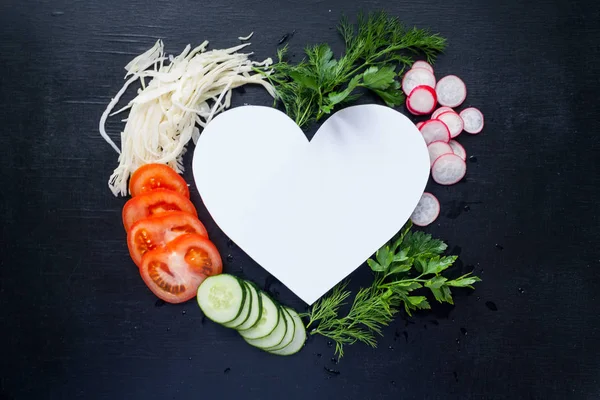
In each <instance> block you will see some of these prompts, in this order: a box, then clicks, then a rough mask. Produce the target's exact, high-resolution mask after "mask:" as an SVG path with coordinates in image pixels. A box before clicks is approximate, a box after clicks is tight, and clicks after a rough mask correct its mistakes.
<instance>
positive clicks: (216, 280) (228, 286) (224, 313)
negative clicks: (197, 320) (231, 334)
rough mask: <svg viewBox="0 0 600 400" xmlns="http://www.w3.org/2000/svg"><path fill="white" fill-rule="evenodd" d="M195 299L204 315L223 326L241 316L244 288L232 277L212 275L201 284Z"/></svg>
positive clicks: (244, 295)
mask: <svg viewBox="0 0 600 400" xmlns="http://www.w3.org/2000/svg"><path fill="white" fill-rule="evenodd" d="M197 298H198V305H199V306H200V308H201V309H202V312H203V313H204V315H206V316H207V317H208V318H209V319H211V320H213V321H215V322H217V323H219V324H224V323H226V322H231V321H233V320H235V319H236V318H237V317H238V316H239V315H240V314H241V312H242V310H243V308H244V307H243V306H244V302H245V300H246V287H245V285H243V284H242V282H240V280H239V279H237V278H236V277H234V276H231V275H228V274H221V275H214V276H210V277H208V278H206V279H205V280H204V282H202V284H201V285H200V287H199V288H198V296H197Z"/></svg>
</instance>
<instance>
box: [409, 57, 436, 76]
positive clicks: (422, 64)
mask: <svg viewBox="0 0 600 400" xmlns="http://www.w3.org/2000/svg"><path fill="white" fill-rule="evenodd" d="M412 67H413V68H423V69H426V70H427V71H429V72H431V73H432V74H433V67H432V66H431V64H429V63H428V62H427V61H421V60H419V61H415V63H414V64H413V66H412Z"/></svg>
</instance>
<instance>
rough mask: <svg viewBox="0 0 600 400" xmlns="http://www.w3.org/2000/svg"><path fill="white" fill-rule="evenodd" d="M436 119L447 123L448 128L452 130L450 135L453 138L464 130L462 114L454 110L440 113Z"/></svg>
mask: <svg viewBox="0 0 600 400" xmlns="http://www.w3.org/2000/svg"><path fill="white" fill-rule="evenodd" d="M436 119H439V120H440V121H442V122H443V123H445V124H446V126H447V127H448V130H449V131H450V137H452V138H455V137H457V136H458V135H460V133H461V132H462V131H463V128H464V126H465V124H464V122H463V120H462V118H461V117H460V115H458V114H457V113H455V112H454V111H447V112H444V113H441V114H440V115H438V116H437V118H436Z"/></svg>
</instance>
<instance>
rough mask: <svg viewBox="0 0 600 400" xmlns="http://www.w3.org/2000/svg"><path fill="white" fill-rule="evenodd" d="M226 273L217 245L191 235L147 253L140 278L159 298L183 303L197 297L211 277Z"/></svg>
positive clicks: (193, 234)
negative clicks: (199, 288) (199, 287)
mask: <svg viewBox="0 0 600 400" xmlns="http://www.w3.org/2000/svg"><path fill="white" fill-rule="evenodd" d="M222 271H223V263H222V261H221V256H220V255H219V252H218V250H217V248H216V247H215V245H214V244H213V243H212V242H211V241H210V240H208V239H207V238H206V237H204V236H202V235H199V234H197V233H188V234H186V235H182V236H179V237H178V238H176V239H175V240H173V241H172V242H169V243H167V245H166V246H165V247H162V248H158V249H154V250H150V251H149V252H147V253H146V254H144V256H143V257H142V266H141V268H140V275H141V276H142V279H143V280H144V282H145V283H146V285H147V286H148V288H149V289H150V290H151V291H152V293H154V294H155V295H156V296H157V297H158V298H160V299H162V300H164V301H166V302H169V303H183V302H184V301H188V300H189V299H191V298H193V297H194V296H195V295H196V292H197V291H198V286H200V284H201V283H202V282H203V281H204V279H206V277H207V276H210V275H217V274H220V273H221V272H222Z"/></svg>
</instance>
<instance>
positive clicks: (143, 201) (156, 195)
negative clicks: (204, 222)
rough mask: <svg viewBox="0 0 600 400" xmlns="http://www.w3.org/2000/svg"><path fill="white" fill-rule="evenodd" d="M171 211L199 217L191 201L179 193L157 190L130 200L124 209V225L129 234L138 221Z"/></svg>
mask: <svg viewBox="0 0 600 400" xmlns="http://www.w3.org/2000/svg"><path fill="white" fill-rule="evenodd" d="M170 211H183V212H186V213H188V214H191V215H193V216H194V217H197V216H198V213H197V212H196V208H195V207H194V205H193V204H192V202H191V201H190V200H189V199H186V198H185V197H183V196H182V195H180V194H179V193H177V192H173V191H171V190H167V189H156V190H153V191H151V192H147V193H144V194H140V195H139V196H136V197H134V198H132V199H130V200H129V201H128V202H127V203H125V206H124V207H123V225H124V226H125V230H126V231H127V232H129V230H130V229H131V227H132V226H133V224H134V223H136V222H137V221H139V220H141V219H144V218H148V217H150V216H152V215H156V214H161V213H165V212H170Z"/></svg>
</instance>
